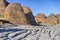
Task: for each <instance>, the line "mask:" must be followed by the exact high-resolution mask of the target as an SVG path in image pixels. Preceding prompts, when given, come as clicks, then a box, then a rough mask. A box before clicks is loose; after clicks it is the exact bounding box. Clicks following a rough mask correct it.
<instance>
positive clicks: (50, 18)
mask: <svg viewBox="0 0 60 40" xmlns="http://www.w3.org/2000/svg"><path fill="white" fill-rule="evenodd" d="M45 22H46V23H49V24H52V25H53V24H54V25H55V24H57V23H58V21H57V18H56V16H55V15H54V14H50V16H48V17H47V19H46V21H45Z"/></svg>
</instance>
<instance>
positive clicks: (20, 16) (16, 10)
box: [4, 3, 29, 24]
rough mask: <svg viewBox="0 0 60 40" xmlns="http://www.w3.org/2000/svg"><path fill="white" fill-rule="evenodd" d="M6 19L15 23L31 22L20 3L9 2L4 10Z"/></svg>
mask: <svg viewBox="0 0 60 40" xmlns="http://www.w3.org/2000/svg"><path fill="white" fill-rule="evenodd" d="M4 19H6V20H8V21H10V22H12V23H14V24H29V22H28V21H27V18H26V17H25V15H24V12H23V9H22V7H21V5H20V4H18V3H12V4H9V5H8V6H7V7H6V9H5V12H4Z"/></svg>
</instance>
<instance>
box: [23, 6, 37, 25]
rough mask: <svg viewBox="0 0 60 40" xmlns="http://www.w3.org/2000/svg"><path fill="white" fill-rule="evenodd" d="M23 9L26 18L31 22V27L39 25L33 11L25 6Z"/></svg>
mask: <svg viewBox="0 0 60 40" xmlns="http://www.w3.org/2000/svg"><path fill="white" fill-rule="evenodd" d="M22 8H23V10H24V13H25V16H26V18H27V20H28V21H29V23H30V24H31V25H37V23H36V21H35V18H34V16H33V14H32V11H31V9H30V8H28V7H26V6H23V7H22Z"/></svg>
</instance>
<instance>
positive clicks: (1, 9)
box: [0, 0, 9, 18]
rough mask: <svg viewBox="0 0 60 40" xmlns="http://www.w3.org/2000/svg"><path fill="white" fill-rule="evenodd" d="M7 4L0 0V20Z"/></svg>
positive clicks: (4, 0)
mask: <svg viewBox="0 0 60 40" xmlns="http://www.w3.org/2000/svg"><path fill="white" fill-rule="evenodd" d="M8 4H9V3H8V2H7V1H6V0H0V18H3V17H4V16H3V15H4V14H3V13H4V11H5V9H6V7H7V5H8Z"/></svg>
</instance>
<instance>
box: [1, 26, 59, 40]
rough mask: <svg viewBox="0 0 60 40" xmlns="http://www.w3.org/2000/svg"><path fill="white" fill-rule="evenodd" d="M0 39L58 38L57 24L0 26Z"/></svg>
mask: <svg viewBox="0 0 60 40" xmlns="http://www.w3.org/2000/svg"><path fill="white" fill-rule="evenodd" d="M0 40H60V27H58V26H56V27H55V26H28V27H27V26H25V25H24V26H22V25H20V26H16V27H14V26H13V27H9V26H7V27H5V26H4V27H0Z"/></svg>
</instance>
